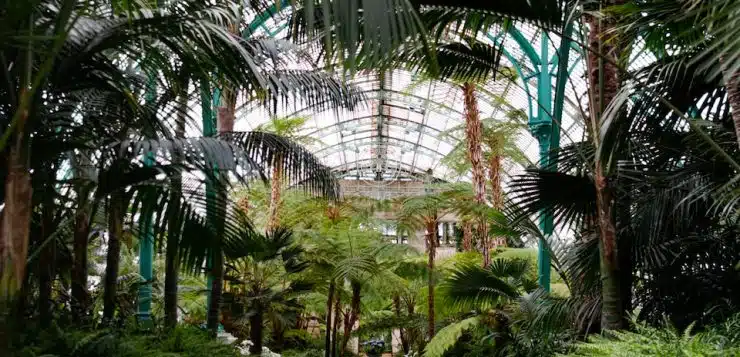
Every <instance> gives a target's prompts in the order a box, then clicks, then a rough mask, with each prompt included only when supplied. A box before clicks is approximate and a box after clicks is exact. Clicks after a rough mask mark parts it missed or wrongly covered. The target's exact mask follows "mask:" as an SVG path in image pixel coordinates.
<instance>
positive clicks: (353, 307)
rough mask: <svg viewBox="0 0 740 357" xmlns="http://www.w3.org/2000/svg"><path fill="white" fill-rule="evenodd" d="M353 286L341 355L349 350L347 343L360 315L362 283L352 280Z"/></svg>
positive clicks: (351, 284)
mask: <svg viewBox="0 0 740 357" xmlns="http://www.w3.org/2000/svg"><path fill="white" fill-rule="evenodd" d="M350 286H351V287H352V300H351V301H350V304H349V306H350V310H349V318H348V319H346V320H345V321H344V335H343V336H342V350H341V351H340V352H339V355H340V356H344V352H346V351H347V343H348V342H349V337H350V335H351V334H352V329H353V328H354V327H355V323H357V320H358V318H359V316H360V292H361V291H362V290H361V289H362V285H361V284H360V283H359V282H356V281H352V282H350Z"/></svg>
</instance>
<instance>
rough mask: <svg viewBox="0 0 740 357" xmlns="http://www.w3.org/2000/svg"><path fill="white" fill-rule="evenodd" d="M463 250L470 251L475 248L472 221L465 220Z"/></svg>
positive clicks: (463, 225)
mask: <svg viewBox="0 0 740 357" xmlns="http://www.w3.org/2000/svg"><path fill="white" fill-rule="evenodd" d="M462 231H463V251H466V252H469V251H472V250H473V224H472V223H470V221H463V223H462Z"/></svg>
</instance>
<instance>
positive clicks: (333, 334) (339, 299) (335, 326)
mask: <svg viewBox="0 0 740 357" xmlns="http://www.w3.org/2000/svg"><path fill="white" fill-rule="evenodd" d="M341 307H342V297H341V296H340V295H339V294H337V300H336V302H335V303H334V321H333V322H332V328H331V341H332V342H331V355H332V357H336V355H337V345H338V343H337V331H338V330H339V313H340V312H341Z"/></svg>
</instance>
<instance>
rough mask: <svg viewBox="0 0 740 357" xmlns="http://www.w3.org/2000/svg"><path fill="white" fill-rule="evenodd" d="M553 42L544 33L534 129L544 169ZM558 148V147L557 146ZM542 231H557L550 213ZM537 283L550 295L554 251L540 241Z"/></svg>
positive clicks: (547, 152) (547, 233)
mask: <svg viewBox="0 0 740 357" xmlns="http://www.w3.org/2000/svg"><path fill="white" fill-rule="evenodd" d="M548 52H549V38H548V35H547V32H546V31H545V30H544V29H543V30H542V33H541V38H540V54H539V55H540V68H539V78H538V80H537V104H538V106H537V108H538V110H537V121H536V122H535V123H534V125H531V123H530V126H531V129H532V131H533V132H534V134H535V135H536V137H537V140H538V141H539V148H540V162H539V164H540V167H541V168H546V167H548V166H549V163H550V150H551V149H552V148H553V147H552V141H551V140H550V139H551V134H552V127H553V125H552V117H551V115H550V113H552V82H551V79H550V70H549V68H548V66H549V61H548V59H549V58H550V55H549V54H548ZM556 145H557V144H556ZM539 224H540V230H541V231H542V234H543V235H544V236H545V237H549V236H550V235H551V234H552V230H553V217H552V214H550V213H546V214H543V215H541V216H540V222H539ZM537 281H538V283H539V285H540V287H541V288H542V289H544V290H545V291H550V251H549V250H548V248H547V242H546V241H545V240H544V239H540V240H539V242H538V247H537Z"/></svg>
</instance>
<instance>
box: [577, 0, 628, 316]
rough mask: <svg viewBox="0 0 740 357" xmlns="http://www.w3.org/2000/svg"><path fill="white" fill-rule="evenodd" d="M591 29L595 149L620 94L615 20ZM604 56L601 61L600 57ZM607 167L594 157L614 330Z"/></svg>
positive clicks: (606, 311) (617, 303) (617, 300)
mask: <svg viewBox="0 0 740 357" xmlns="http://www.w3.org/2000/svg"><path fill="white" fill-rule="evenodd" d="M624 2H625V1H624V0H606V1H603V2H602V4H603V5H604V7H608V6H613V5H619V4H622V3H624ZM585 16H586V18H585V21H586V23H587V24H588V25H589V27H590V31H589V34H588V45H589V47H590V48H589V51H588V75H589V94H590V106H589V107H590V111H591V113H590V116H591V130H593V131H594V133H593V135H592V140H593V141H594V147H596V148H598V147H599V145H600V142H599V140H600V139H599V138H600V135H598V134H599V133H598V130H599V128H600V124H601V116H602V114H603V113H604V109H605V108H606V106H607V105H608V104H609V102H611V100H612V99H614V97H616V94H617V92H618V90H619V86H620V83H619V71H618V68H617V66H616V63H617V60H618V47H617V46H618V44H616V43H615V39H614V38H607V36H613V33H614V31H613V30H614V26H615V24H614V19H611V18H608V17H607V18H603V17H598V18H597V17H594V16H591V15H585ZM602 56H603V57H602ZM607 169H608V168H607V167H606V163H603V162H602V161H601V159H600V158H599V157H596V162H595V164H594V183H595V186H596V209H597V219H598V225H599V235H600V237H599V238H600V239H599V255H600V271H601V295H602V309H601V327H602V328H603V329H610V330H617V329H621V328H622V327H623V326H624V321H625V320H624V311H623V305H622V302H621V298H622V294H621V291H620V290H621V282H620V274H619V257H618V252H617V229H616V221H615V220H616V217H615V211H614V203H615V202H614V201H615V200H614V192H613V189H612V188H611V187H610V185H609V182H608V178H607V177H606V173H607Z"/></svg>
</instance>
